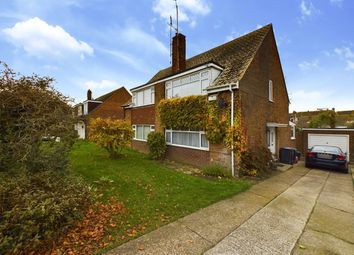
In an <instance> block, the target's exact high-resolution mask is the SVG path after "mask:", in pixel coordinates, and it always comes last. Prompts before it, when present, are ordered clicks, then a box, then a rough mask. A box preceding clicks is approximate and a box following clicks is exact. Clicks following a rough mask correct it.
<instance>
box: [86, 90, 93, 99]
mask: <svg viewBox="0 0 354 255" xmlns="http://www.w3.org/2000/svg"><path fill="white" fill-rule="evenodd" d="M87 100H92V91H91V89H89V90H87Z"/></svg>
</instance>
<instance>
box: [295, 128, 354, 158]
mask: <svg viewBox="0 0 354 255" xmlns="http://www.w3.org/2000/svg"><path fill="white" fill-rule="evenodd" d="M308 134H337V135H349V153H350V162H351V163H354V131H349V130H340V131H338V130H337V131H334V130H303V131H300V132H298V133H297V134H296V135H297V137H296V140H297V144H296V148H297V149H298V150H299V151H301V154H302V155H305V154H306V152H307V146H308Z"/></svg>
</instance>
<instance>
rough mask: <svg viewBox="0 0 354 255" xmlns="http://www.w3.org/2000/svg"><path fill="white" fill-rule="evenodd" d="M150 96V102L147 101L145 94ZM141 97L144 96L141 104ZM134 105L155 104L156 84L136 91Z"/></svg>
mask: <svg viewBox="0 0 354 255" xmlns="http://www.w3.org/2000/svg"><path fill="white" fill-rule="evenodd" d="M146 95H147V96H148V97H149V100H148V101H149V102H145V96H146ZM139 97H141V98H142V103H141V104H139ZM132 101H133V104H134V106H133V107H141V106H147V105H153V104H155V86H154V85H152V86H150V87H147V88H144V89H142V90H138V91H134V92H133V99H132Z"/></svg>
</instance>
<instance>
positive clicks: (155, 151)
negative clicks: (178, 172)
mask: <svg viewBox="0 0 354 255" xmlns="http://www.w3.org/2000/svg"><path fill="white" fill-rule="evenodd" d="M147 144H148V146H149V150H150V157H152V158H153V159H162V158H163V157H164V156H165V153H166V141H165V137H164V135H163V134H161V133H159V132H150V133H149V134H148V139H147Z"/></svg>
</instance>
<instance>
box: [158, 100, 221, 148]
mask: <svg viewBox="0 0 354 255" xmlns="http://www.w3.org/2000/svg"><path fill="white" fill-rule="evenodd" d="M158 111H159V116H160V121H161V124H162V126H163V127H164V128H167V129H175V130H204V131H205V132H206V136H207V138H208V140H209V141H210V142H211V143H214V144H218V143H221V142H222V141H223V139H224V137H225V132H226V126H227V118H226V117H225V115H223V114H222V111H221V110H220V109H219V107H218V105H217V104H216V102H215V101H213V102H209V101H208V99H207V97H206V96H189V97H182V98H172V99H165V100H162V101H160V103H159V105H158Z"/></svg>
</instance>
